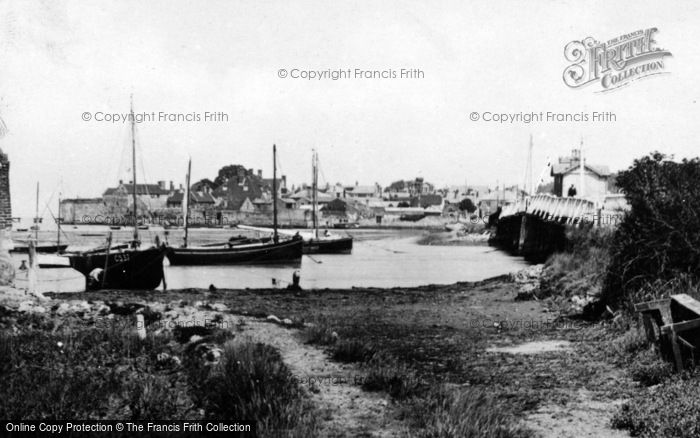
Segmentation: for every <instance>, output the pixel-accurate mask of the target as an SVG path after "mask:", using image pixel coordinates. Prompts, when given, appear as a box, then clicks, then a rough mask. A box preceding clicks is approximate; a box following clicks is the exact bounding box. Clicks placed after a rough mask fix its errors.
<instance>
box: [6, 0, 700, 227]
mask: <svg viewBox="0 0 700 438" xmlns="http://www.w3.org/2000/svg"><path fill="white" fill-rule="evenodd" d="M0 11H1V12H0V54H1V55H2V62H0V117H2V120H3V121H4V122H5V124H6V126H7V129H8V132H7V134H6V135H5V136H4V137H3V138H0V148H1V149H2V150H3V151H4V152H5V153H7V154H8V155H9V158H10V161H11V173H10V182H11V192H12V207H13V215H15V216H31V215H32V214H33V210H34V203H35V192H36V183H37V182H39V183H40V187H41V194H40V203H41V205H42V206H44V205H45V204H47V203H48V204H50V203H54V204H55V203H56V202H57V198H58V195H59V193H60V195H61V196H62V197H63V198H67V197H96V196H100V195H101V194H102V192H103V191H104V189H105V188H107V187H110V186H115V185H116V184H117V183H118V181H119V180H120V179H123V180H129V179H130V177H129V171H130V164H129V162H130V155H129V153H130V152H129V144H130V143H129V142H130V126H129V124H128V123H122V122H117V123H111V122H108V121H97V120H96V118H100V117H101V116H100V117H98V114H99V113H106V114H111V113H128V111H129V105H130V96H131V95H132V94H133V100H134V107H135V111H136V113H152V112H155V113H156V115H158V113H159V112H164V113H168V114H198V115H199V116H200V118H201V117H203V116H204V113H205V112H207V111H208V112H223V113H225V114H226V115H227V118H228V120H227V121H223V122H213V121H204V120H200V121H192V122H187V121H183V122H169V121H145V122H143V123H140V124H137V140H138V150H139V153H138V156H139V164H138V165H137V170H138V176H137V178H138V179H139V180H140V181H144V180H146V181H147V182H149V183H155V182H156V181H158V180H166V181H170V180H174V181H175V182H176V184H179V183H182V182H184V179H185V173H186V168H187V161H188V159H189V158H191V159H192V181H197V180H199V179H201V178H210V179H213V178H214V177H215V176H216V174H217V171H218V169H219V168H220V167H222V166H224V165H227V164H243V165H244V166H246V167H248V168H253V169H262V170H263V172H264V174H265V175H266V176H269V175H270V174H271V172H272V157H271V149H272V145H273V144H276V145H277V147H278V152H279V164H280V172H281V173H283V174H285V175H287V179H288V182H289V183H290V184H296V185H299V184H301V183H304V182H307V183H308V182H310V175H311V150H312V149H313V148H315V149H316V150H318V152H319V160H320V165H321V171H322V174H321V180H322V182H329V183H334V182H337V181H340V182H343V183H346V184H353V183H355V182H359V184H373V183H375V182H376V183H379V184H381V185H388V184H389V183H391V182H392V181H394V180H398V179H412V178H415V177H419V176H420V177H423V178H425V179H426V180H427V181H430V182H433V183H434V184H436V185H437V186H443V185H448V184H464V183H467V184H480V185H481V184H487V185H492V186H495V185H496V184H497V182H498V183H500V184H503V183H507V184H523V182H524V181H525V179H524V178H525V169H526V166H527V157H528V147H529V146H528V145H529V139H530V136H531V135H532V137H533V159H532V163H533V165H532V167H533V173H534V174H535V176H537V175H538V174H540V173H541V172H542V171H543V169H544V166H545V164H546V162H547V158H548V157H550V158H556V157H558V156H562V155H567V154H568V152H569V151H570V150H571V149H573V148H575V147H578V145H579V143H580V142H581V140H583V145H584V151H585V155H586V159H587V161H588V162H590V163H594V164H605V165H608V166H609V167H610V168H611V169H612V170H619V169H625V168H627V167H628V166H629V165H630V164H631V163H632V160H633V159H634V158H638V157H640V156H642V155H645V154H647V153H649V152H651V151H654V150H659V151H661V152H664V153H667V154H672V155H674V156H675V157H677V158H682V157H690V156H696V155H698V138H700V135H699V134H700V124H698V123H697V120H700V109H699V108H698V104H697V98H698V94H700V87H699V86H698V80H697V71H698V67H700V45H699V44H698V42H697V41H698V40H699V38H698V37H700V30H699V29H698V26H697V23H700V3H697V2H692V1H678V2H667V3H664V4H663V6H661V3H659V2H642V1H639V0H636V1H618V2H609V1H589V2H586V1H580V0H577V1H532V2H528V3H527V7H525V5H524V3H523V2H519V1H504V0H501V1H488V2H485V1H478V2H477V1H468V2H467V1H444V2H432V1H428V0H425V1H402V2H399V1H382V2H376V1H342V2H327V1H306V0H300V1H296V2H283V1H264V0H263V1H260V0H254V1H247V0H245V1H241V0H232V1H231V0H228V1H207V2H201V1H185V0H167V1H120V2H104V1H80V2H78V1H61V0H57V1H56V0H51V1H26V0H18V1H13V0H4V1H0ZM651 27H656V28H658V32H657V34H656V35H655V40H656V42H657V45H658V46H660V47H662V48H664V49H666V50H668V51H670V52H671V53H672V57H666V58H665V59H664V63H665V71H666V72H667V74H663V75H658V76H654V77H650V78H646V79H644V80H640V81H636V82H633V83H631V84H630V85H629V86H628V87H624V88H621V89H619V90H616V91H614V92H609V93H596V92H595V91H596V89H595V87H582V88H579V89H572V88H569V87H567V86H566V85H565V84H564V83H563V80H562V73H563V71H564V69H565V68H566V67H567V66H568V65H569V64H570V62H567V60H566V59H565V57H564V47H565V46H566V44H567V43H569V42H570V41H574V40H581V39H583V38H586V37H589V36H590V37H594V38H596V39H598V40H608V39H611V38H614V37H617V36H619V35H622V34H626V33H630V32H632V31H636V30H638V29H647V28H651ZM402 68H405V69H419V70H421V71H422V73H423V74H422V77H420V78H414V79H401V78H384V79H383V78H374V79H372V78H370V79H356V78H353V79H351V78H347V79H340V80H335V81H334V80H329V79H323V80H318V79H314V80H307V79H302V78H291V77H290V75H291V72H292V71H297V72H299V71H302V70H307V71H311V70H316V71H322V70H328V69H331V70H337V69H343V70H347V69H350V70H351V71H353V72H354V70H355V69H360V70H363V71H364V70H393V71H395V72H396V73H397V74H398V73H399V72H400V70H401V69H402ZM280 69H285V70H286V71H287V76H286V77H280ZM540 111H544V112H546V111H551V112H560V113H572V114H574V113H581V112H585V113H590V112H591V111H601V112H605V111H611V112H613V113H614V114H615V119H616V120H615V121H614V122H597V123H593V122H539V123H529V124H526V123H494V122H484V121H483V120H479V121H477V122H474V121H472V120H470V114H471V113H472V112H477V113H479V114H480V115H481V116H483V113H484V112H494V113H519V112H536V113H538V112H540ZM85 113H88V114H89V116H90V120H89V121H85V120H83V116H84V114H85ZM52 209H53V210H54V211H55V207H53V208H52Z"/></svg>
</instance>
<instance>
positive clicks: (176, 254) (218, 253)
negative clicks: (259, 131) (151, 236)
mask: <svg viewBox="0 0 700 438" xmlns="http://www.w3.org/2000/svg"><path fill="white" fill-rule="evenodd" d="M272 155H273V162H274V164H273V177H272V192H273V195H272V196H273V201H272V204H273V223H274V226H273V234H272V238H271V239H260V240H258V241H252V240H248V239H246V238H232V239H231V240H229V241H228V242H224V243H221V244H215V245H211V244H209V245H203V246H198V247H190V246H188V237H189V233H188V231H189V204H190V174H191V171H192V160H190V162H189V164H188V170H187V187H186V189H185V197H184V198H183V203H184V205H183V207H184V210H185V212H184V213H185V236H184V239H183V245H182V247H179V248H176V247H168V255H167V257H168V261H169V262H170V264H171V265H172V266H177V265H239V264H270V263H275V264H298V263H299V262H300V261H301V256H302V251H303V241H302V239H301V238H298V237H292V238H291V239H287V240H282V241H280V239H279V233H278V231H277V163H276V160H277V148H276V146H273V147H272Z"/></svg>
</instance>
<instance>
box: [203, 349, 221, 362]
mask: <svg viewBox="0 0 700 438" xmlns="http://www.w3.org/2000/svg"><path fill="white" fill-rule="evenodd" d="M221 353H223V350H222V349H221V348H219V347H211V348H209V350H208V351H207V352H206V353H205V354H204V357H203V358H204V360H206V361H207V362H210V363H218V362H219V360H220V359H221Z"/></svg>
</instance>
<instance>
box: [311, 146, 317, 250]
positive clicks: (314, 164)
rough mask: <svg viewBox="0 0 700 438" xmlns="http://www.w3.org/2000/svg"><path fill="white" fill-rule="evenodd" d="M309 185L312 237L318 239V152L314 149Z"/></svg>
mask: <svg viewBox="0 0 700 438" xmlns="http://www.w3.org/2000/svg"><path fill="white" fill-rule="evenodd" d="M311 170H312V172H313V173H312V174H311V186H312V190H313V191H312V193H311V199H312V200H313V215H311V218H312V220H313V227H314V238H315V239H316V240H318V154H317V153H316V151H315V150H314V151H313V153H312V155H311Z"/></svg>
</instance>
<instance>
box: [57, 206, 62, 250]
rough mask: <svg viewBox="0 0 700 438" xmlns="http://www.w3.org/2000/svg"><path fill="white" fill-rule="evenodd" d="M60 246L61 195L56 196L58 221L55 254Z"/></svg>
mask: <svg viewBox="0 0 700 438" xmlns="http://www.w3.org/2000/svg"><path fill="white" fill-rule="evenodd" d="M60 245H61V193H60V192H59V194H58V219H56V252H60V250H59V246H60Z"/></svg>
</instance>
